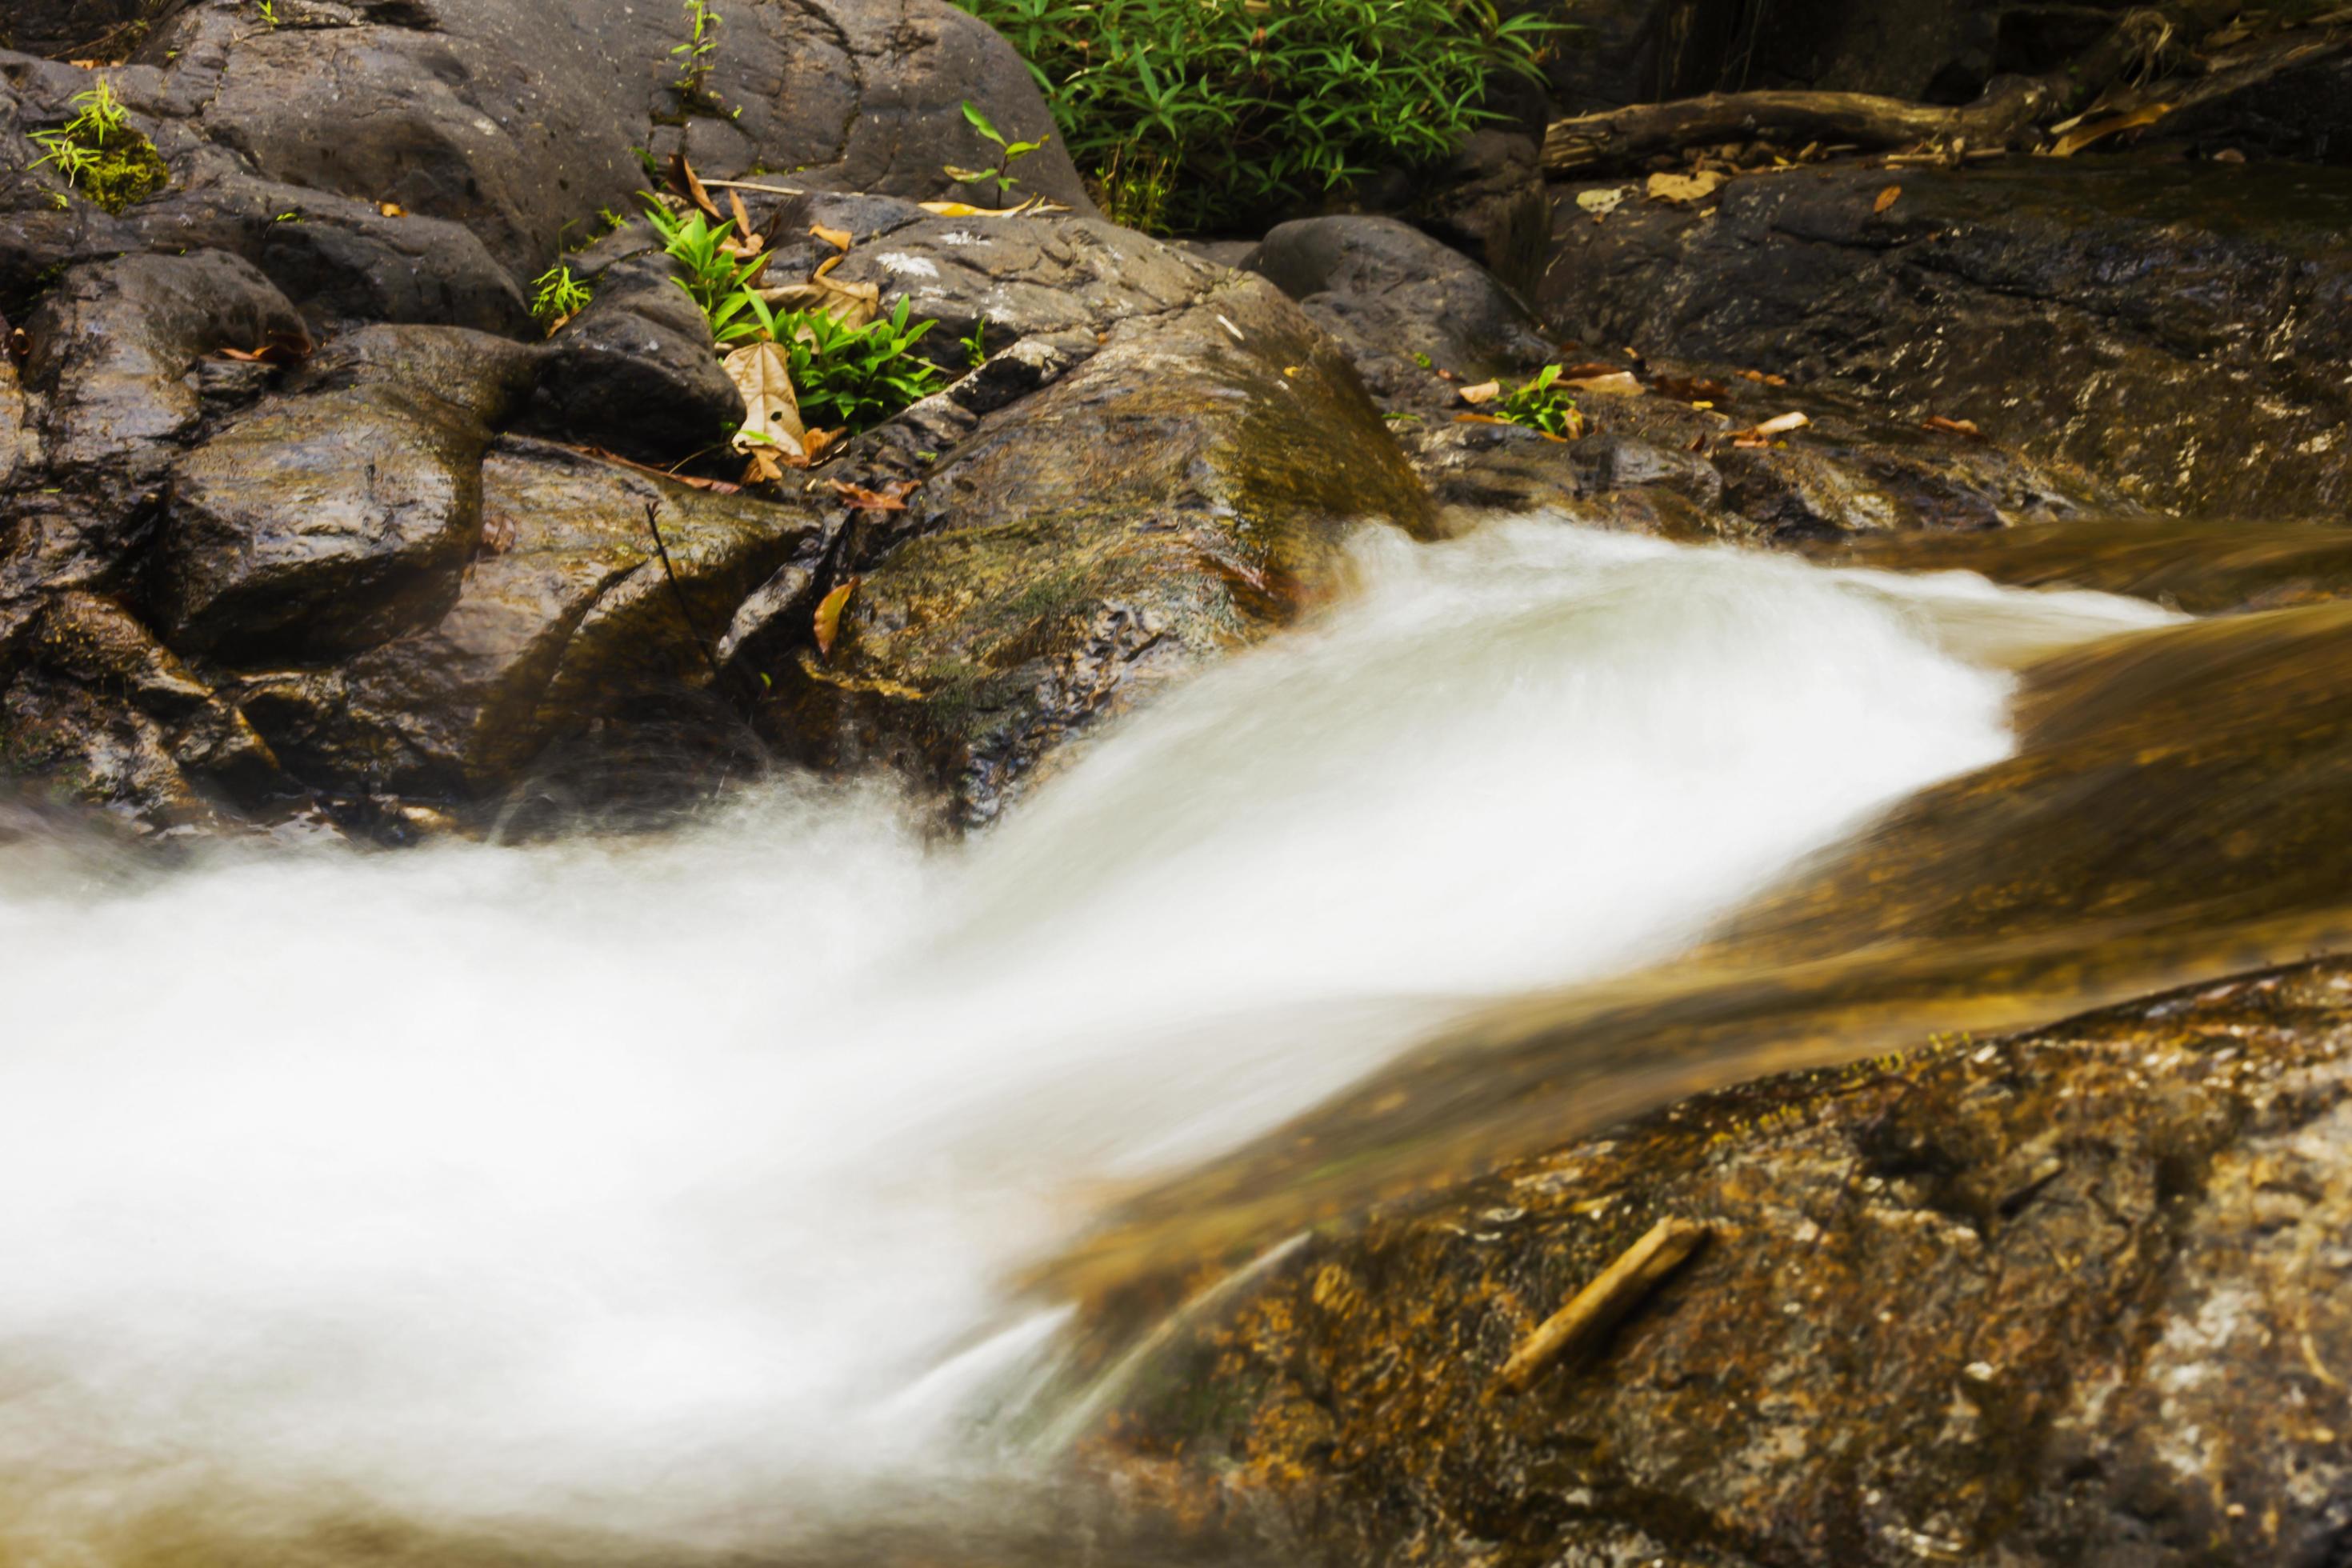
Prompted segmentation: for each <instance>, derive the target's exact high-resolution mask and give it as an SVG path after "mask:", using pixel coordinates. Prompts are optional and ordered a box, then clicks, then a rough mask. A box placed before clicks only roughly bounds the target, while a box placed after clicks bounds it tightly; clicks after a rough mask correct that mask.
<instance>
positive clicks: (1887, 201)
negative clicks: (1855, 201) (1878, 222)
mask: <svg viewBox="0 0 2352 1568" xmlns="http://www.w3.org/2000/svg"><path fill="white" fill-rule="evenodd" d="M1902 199H1903V187H1902V186H1900V185H1889V186H1887V187H1886V188H1885V190H1883V191H1881V192H1879V193H1878V199H1877V200H1876V201H1874V202H1873V203H1872V204H1871V205H1870V210H1871V211H1872V212H1874V213H1883V212H1885V210H1886V209H1887V208H1889V207H1891V206H1893V205H1895V203H1896V202H1899V201H1901V200H1902Z"/></svg>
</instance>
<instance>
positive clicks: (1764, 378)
mask: <svg viewBox="0 0 2352 1568" xmlns="http://www.w3.org/2000/svg"><path fill="white" fill-rule="evenodd" d="M1739 379H1740V380H1742V381H1752V382H1755V383H1756V384H1759V386H1786V385H1788V384H1789V378H1788V377H1787V376H1785V375H1767V374H1764V373H1763V372H1762V371H1760V370H1743V371H1741V372H1740V373H1739Z"/></svg>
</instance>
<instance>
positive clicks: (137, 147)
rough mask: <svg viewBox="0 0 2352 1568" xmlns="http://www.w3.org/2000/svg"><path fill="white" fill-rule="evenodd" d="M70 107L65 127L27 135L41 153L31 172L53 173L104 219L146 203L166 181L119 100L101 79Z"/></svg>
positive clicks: (168, 174) (157, 160)
mask: <svg viewBox="0 0 2352 1568" xmlns="http://www.w3.org/2000/svg"><path fill="white" fill-rule="evenodd" d="M73 105H74V108H75V109H76V110H78V111H79V112H77V113H76V114H75V115H74V117H73V118H72V119H71V120H68V121H66V122H65V124H63V125H61V126H59V127H58V128H57V129H55V130H52V131H36V132H33V133H32V139H33V141H34V142H36V143H37V144H38V145H39V147H40V148H41V156H39V157H38V158H36V159H34V160H33V164H32V166H33V167H34V168H36V169H38V168H42V167H44V166H47V167H49V168H53V169H55V170H57V172H58V177H59V178H60V179H62V180H64V181H65V183H66V184H67V185H68V186H69V187H71V188H72V189H75V190H78V191H79V192H81V194H82V195H85V196H88V197H89V199H90V200H91V201H93V202H95V203H97V204H98V205H100V206H101V207H104V208H105V209H106V210H107V211H108V212H110V213H119V212H121V211H122V210H123V209H124V208H125V207H128V206H130V205H131V204H132V203H134V202H142V201H144V200H146V199H147V198H148V197H149V196H152V195H154V194H155V193H156V192H157V191H159V190H162V189H163V186H164V184H166V183H168V182H169V181H170V179H171V170H170V169H168V168H167V167H165V165H164V163H163V156H162V154H160V153H157V152H156V151H155V144H154V143H153V142H150V141H148V140H147V138H146V137H144V136H142V135H141V134H140V133H139V132H137V131H135V130H133V129H132V128H131V116H130V114H129V113H128V112H127V111H126V110H124V109H123V107H122V100H121V99H119V98H117V97H115V96H114V89H113V88H112V87H110V85H108V83H107V81H106V79H104V78H103V77H101V78H100V79H99V80H98V83H97V85H96V86H94V87H92V88H90V89H89V91H87V92H79V93H76V94H75V95H74V98H73Z"/></svg>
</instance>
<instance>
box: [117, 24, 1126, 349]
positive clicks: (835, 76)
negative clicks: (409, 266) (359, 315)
mask: <svg viewBox="0 0 2352 1568" xmlns="http://www.w3.org/2000/svg"><path fill="white" fill-rule="evenodd" d="M683 30H684V23H683V21H682V20H681V17H680V16H679V14H678V11H677V7H676V6H673V5H635V4H631V3H629V0H592V3H589V4H577V3H572V0H513V3H510V4H500V5H472V4H457V3H453V0H420V3H418V4H415V5H403V6H399V7H394V8H384V7H375V8H373V9H371V8H365V7H355V8H341V7H321V8H320V16H319V17H318V18H317V20H316V24H315V25H306V26H287V27H279V28H275V29H257V28H255V27H253V26H252V25H251V20H250V17H249V16H247V15H246V14H245V13H244V11H243V10H242V9H241V8H240V7H239V6H238V5H234V4H229V3H226V0H212V3H210V4H201V5H194V6H191V7H189V8H188V9H187V10H186V11H184V12H183V13H182V14H181V15H180V16H179V17H178V18H177V19H175V20H174V21H173V23H172V24H171V25H170V26H167V27H165V28H164V29H163V31H162V32H161V33H160V34H159V35H158V36H157V37H155V38H154V39H153V40H152V41H151V42H150V43H149V44H148V45H147V46H146V47H145V48H144V49H143V50H142V54H141V56H140V58H141V59H142V61H145V62H148V63H151V64H155V65H158V66H165V67H167V68H169V69H170V70H171V71H173V73H174V74H175V75H178V76H181V77H188V78H195V77H201V78H202V79H203V84H204V88H205V98H204V100H203V109H202V126H201V130H202V135H203V138H204V139H205V141H207V142H211V143H214V144H215V145H217V146H218V147H221V148H223V149H227V150H233V151H234V153H236V157H237V159H238V160H239V162H240V163H241V165H242V167H243V168H244V169H246V170H247V172H248V173H249V174H251V175H253V176H254V177H255V178H257V179H258V180H259V181H261V182H264V183H266V184H268V185H272V186H277V187H284V188H289V189H299V190H301V191H307V192H311V193H316V194H317V195H319V196H320V197H340V198H343V199H345V200H348V201H353V202H362V203H366V204H370V205H374V204H391V205H394V206H396V207H398V208H400V209H403V212H404V214H407V215H415V216H417V217H420V218H423V219H425V220H439V221H442V222H446V223H447V224H450V225H454V226H457V227H458V228H460V229H462V230H464V231H466V232H467V233H470V234H472V235H474V236H476V237H478V239H479V241H480V243H481V244H482V245H483V247H485V248H486V250H487V253H488V256H489V257H490V258H493V259H494V260H495V262H496V263H497V265H498V266H499V267H500V268H504V269H505V270H506V271H507V272H508V273H509V274H511V275H512V276H513V277H515V278H517V279H522V278H529V277H531V276H534V275H536V274H537V273H538V272H539V271H540V270H541V269H542V268H545V267H546V266H547V264H548V262H549V260H550V259H551V258H553V257H554V255H555V254H556V253H557V251H558V250H559V248H561V247H562V244H563V243H564V241H565V239H566V238H567V237H569V238H571V239H572V240H573V241H575V242H576V241H578V240H581V239H584V238H586V237H588V234H587V232H586V231H587V229H588V227H589V226H590V225H591V223H592V222H593V220H594V219H595V217H596V215H597V213H598V212H599V211H600V209H606V208H609V209H613V210H616V211H619V212H621V213H625V214H626V213H631V212H634V211H635V205H636V202H635V193H636V192H637V191H638V190H639V189H640V188H641V187H642V186H643V185H644V184H645V174H644V171H643V169H642V168H641V167H640V166H639V164H638V163H637V158H636V154H635V152H634V151H633V149H634V148H635V147H639V146H650V147H651V148H652V149H653V151H654V152H655V153H656V154H657V155H661V156H665V157H666V156H667V154H668V153H669V152H670V151H671V150H672V149H673V148H674V147H676V146H681V145H682V146H684V147H686V148H687V149H688V152H689V155H690V156H692V157H693V158H694V160H695V162H696V163H698V165H700V166H701V167H702V168H703V170H704V172H705V173H707V174H714V175H719V174H725V175H737V174H744V173H746V172H748V171H750V170H752V169H754V168H758V169H791V170H794V171H796V174H795V175H794V178H795V180H796V181H797V182H799V183H803V184H820V185H822V184H842V185H846V186H849V187H851V188H856V189H863V190H868V191H874V192H877V193H882V194H888V195H913V196H920V197H931V196H938V195H946V194H948V193H949V192H950V190H951V188H952V182H951V181H950V180H949V179H948V177H947V175H946V174H944V173H943V172H942V168H941V165H942V164H943V163H965V164H969V163H973V162H974V161H975V160H976V157H977V154H976V153H975V150H974V145H973V138H972V135H971V130H970V127H969V126H967V125H966V124H965V123H964V121H963V120H962V116H961V112H960V106H961V103H962V102H963V101H964V100H967V99H970V100H973V101H974V102H976V103H978V104H979V105H980V107H981V108H982V110H983V111H984V112H986V113H988V114H990V115H991V117H992V118H993V119H994V120H995V121H996V122H997V123H998V124H999V125H1001V126H1003V128H1004V129H1005V130H1006V132H1008V133H1010V134H1021V135H1027V134H1029V133H1031V132H1037V133H1043V132H1049V131H1050V130H1051V129H1052V126H1051V123H1050V121H1049V120H1048V118H1047V116H1046V114H1045V107H1044V103H1043V100H1041V99H1040V98H1039V97H1038V94H1037V90H1036V88H1035V85H1034V81H1033V80H1032V79H1030V77H1029V75H1028V72H1027V70H1026V68H1024V66H1023V65H1022V64H1021V63H1020V61H1019V59H1018V58H1017V57H1015V56H1014V55H1013V51H1012V49H1011V48H1010V47H1009V46H1007V45H1006V44H1004V43H1003V40H1002V39H1000V38H998V37H996V36H995V35H994V34H992V33H991V32H990V31H989V30H988V29H987V28H985V27H984V26H982V25H981V24H979V23H978V22H976V21H974V20H972V19H971V17H970V16H966V15H965V14H964V13H962V12H960V11H957V10H955V9H954V8H953V7H951V6H950V5H945V4H944V3H943V0H917V3H916V4H915V5H912V6H911V7H909V6H906V5H897V4H884V3H882V0H827V3H826V4H824V5H811V6H807V7H803V8H796V9H784V8H779V7H773V6H745V7H743V8H741V9H740V12H738V13H736V14H732V15H725V16H724V19H723V20H722V22H721V23H720V24H719V31H718V34H717V41H718V49H717V51H716V53H715V54H714V55H713V56H712V57H711V58H710V61H709V65H710V69H709V77H708V80H707V83H706V84H705V85H704V88H703V89H701V90H700V91H693V90H684V89H681V86H680V82H681V72H680V65H679V62H678V60H677V58H675V57H674V56H673V55H672V53H671V50H672V49H673V47H675V46H676V45H677V43H678V42H679V41H680V38H681V37H683ZM1023 174H1024V181H1025V183H1026V187H1027V188H1029V189H1033V190H1037V191H1041V192H1043V193H1044V194H1045V195H1050V196H1053V197H1055V199H1057V200H1061V201H1064V202H1066V203H1071V204H1073V205H1080V204H1083V203H1084V202H1085V195H1084V192H1083V190H1082V189H1081V188H1080V186H1079V184H1078V181H1077V177H1076V171H1075V170H1074V169H1072V168H1071V167H1070V165H1069V162H1068V159H1067V157H1066V155H1064V154H1063V153H1062V152H1061V151H1060V149H1059V147H1058V145H1055V146H1052V147H1049V148H1047V149H1046V150H1045V152H1042V153H1036V154H1034V155H1033V156H1031V157H1030V158H1028V159H1026V160H1024V163H1023ZM444 319H454V318H444ZM458 324H478V323H471V322H464V321H460V322H459V323H458Z"/></svg>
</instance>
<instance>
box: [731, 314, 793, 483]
mask: <svg viewBox="0 0 2352 1568" xmlns="http://www.w3.org/2000/svg"><path fill="white" fill-rule="evenodd" d="M727 379H728V380H730V381H731V382H733V383H734V384H735V390H736V391H737V392H739V393H740V394H742V396H743V424H742V427H741V428H740V429H739V430H737V431H736V432H735V439H734V443H733V445H734V447H735V449H736V450H737V451H739V452H748V451H750V450H751V448H752V447H758V446H763V445H771V444H772V445H773V446H775V447H780V448H782V451H784V452H786V453H789V454H791V455H792V456H793V457H798V458H805V457H806V456H807V453H808V433H807V431H806V430H805V429H804V428H803V426H802V425H801V405H800V399H799V397H798V396H796V395H794V394H793V361H792V356H791V355H790V354H788V353H785V352H784V345H783V344H782V343H777V342H764V343H752V344H750V345H749V346H747V347H744V348H740V349H737V350H736V351H735V352H734V353H730V354H729V355H728V356H727Z"/></svg>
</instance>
